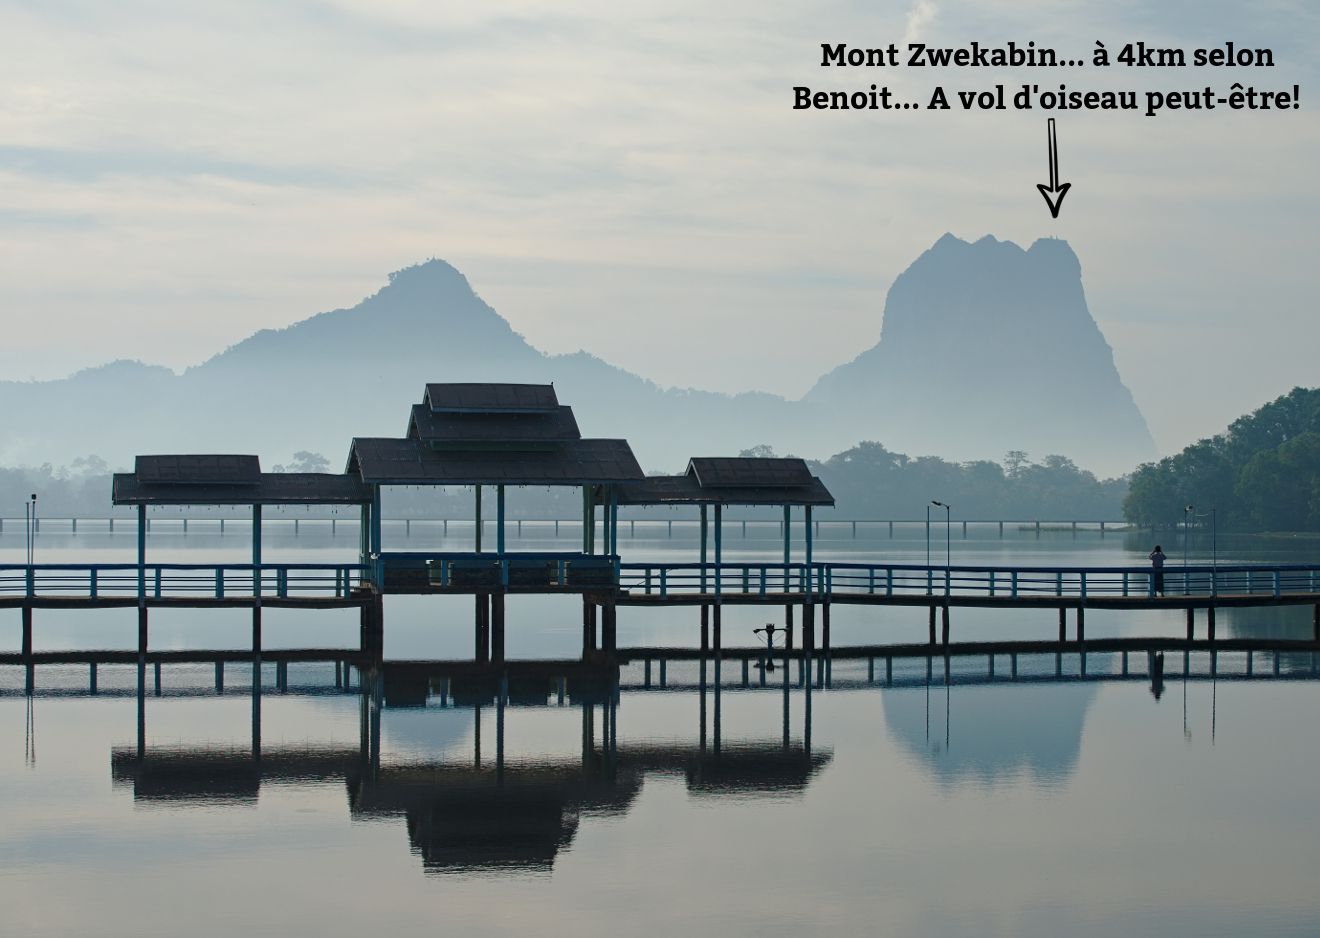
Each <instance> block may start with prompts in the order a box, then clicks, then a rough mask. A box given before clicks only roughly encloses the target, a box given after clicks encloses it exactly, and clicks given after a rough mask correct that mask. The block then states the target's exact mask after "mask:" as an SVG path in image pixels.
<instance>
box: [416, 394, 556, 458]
mask: <svg viewBox="0 0 1320 938" xmlns="http://www.w3.org/2000/svg"><path fill="white" fill-rule="evenodd" d="M407 435H408V436H409V437H412V438H413V439H420V440H422V442H424V443H442V444H445V445H447V446H458V445H462V444H464V443H475V444H479V445H481V444H492V443H497V444H501V445H503V446H505V447H507V448H514V447H516V444H518V443H530V444H536V445H542V444H545V443H558V442H564V441H567V440H580V439H582V434H581V433H580V432H579V431H578V425H577V420H576V419H575V418H574V417H573V408H571V407H566V406H560V407H556V408H555V409H554V410H546V411H535V412H533V413H518V414H503V413H501V414H488V413H480V414H476V413H453V412H448V411H446V412H443V413H435V412H433V411H431V410H430V409H429V408H428V407H427V406H426V405H425V404H414V405H413V409H412V416H411V417H410V418H409V419H408V433H407Z"/></svg>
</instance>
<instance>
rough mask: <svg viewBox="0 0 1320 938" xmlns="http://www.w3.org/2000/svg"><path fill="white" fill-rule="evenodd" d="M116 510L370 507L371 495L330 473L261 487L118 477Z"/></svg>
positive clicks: (298, 475) (282, 477) (292, 476)
mask: <svg viewBox="0 0 1320 938" xmlns="http://www.w3.org/2000/svg"><path fill="white" fill-rule="evenodd" d="M111 500H112V501H113V503H114V504H116V505H367V504H370V503H371V489H370V487H368V486H366V485H363V484H362V483H361V482H360V481H358V480H357V479H355V478H353V477H352V476H348V475H336V474H334V473H328V472H262V473H259V474H258V477H257V479H256V481H255V482H253V481H245V482H243V483H239V484H232V483H224V482H206V483H199V482H155V481H147V480H145V479H143V478H142V477H141V476H140V475H139V474H138V473H135V472H117V473H115V475H114V479H113V482H112V484H111Z"/></svg>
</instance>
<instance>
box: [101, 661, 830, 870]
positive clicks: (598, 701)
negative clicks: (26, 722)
mask: <svg viewBox="0 0 1320 938" xmlns="http://www.w3.org/2000/svg"><path fill="white" fill-rule="evenodd" d="M419 670H421V668H420V666H419V665H416V664H413V665H409V666H408V667H407V668H404V669H402V670H401V671H396V672H395V673H391V672H392V671H395V669H392V668H391V667H390V666H388V665H387V666H385V667H383V668H380V669H378V670H376V671H374V672H371V673H369V674H367V675H364V678H365V679H364V681H363V684H362V687H361V689H360V693H359V701H360V708H359V724H360V725H359V730H360V733H359V744H358V746H357V747H356V748H350V747H340V748H330V747H324V748H318V747H309V748H302V749H293V748H276V749H268V748H263V746H262V743H261V699H262V692H261V689H260V682H259V681H257V682H254V683H255V684H256V685H257V687H256V689H255V691H254V692H253V695H252V741H251V746H250V748H233V747H230V748H211V747H183V748H152V747H149V746H148V745H147V739H146V714H145V701H146V692H145V672H144V671H142V672H139V673H140V675H142V682H143V683H142V685H141V686H140V687H139V695H138V702H139V711H138V739H137V745H136V746H133V747H117V748H115V749H114V751H113V752H112V754H111V770H112V778H113V781H114V783H115V784H116V785H117V786H127V785H131V786H132V788H133V796H134V799H135V800H136V801H139V802H147V803H169V802H174V803H190V802H205V803H208V804H213V805H214V804H236V805H243V804H255V802H256V799H257V796H258V793H259V791H260V788H261V786H262V785H263V784H268V783H272V782H276V783H286V782H314V781H328V780H336V779H342V780H343V782H344V783H345V785H346V788H347V793H348V800H349V808H350V812H351V814H352V816H353V817H354V818H357V819H363V818H389V817H398V816H402V817H403V818H404V819H405V821H406V824H407V829H408V836H409V841H410V843H411V845H412V848H413V850H414V851H415V852H417V853H418V854H419V855H420V856H421V858H422V862H423V864H424V865H425V867H426V868H427V869H428V870H432V871H437V872H440V871H472V870H483V869H484V870H527V869H538V868H548V867H549V866H551V865H552V864H553V862H554V859H555V857H556V856H557V854H558V852H559V850H560V849H561V848H563V847H566V846H567V845H568V844H569V843H571V841H572V840H573V838H574V836H575V835H576V832H577V829H578V826H579V824H580V823H581V821H582V819H583V818H589V817H604V816H621V815H623V814H625V813H626V812H627V811H628V810H629V808H630V807H631V805H632V803H633V802H634V801H635V799H636V797H637V794H638V792H640V791H641V788H642V784H643V781H644V779H645V777H646V776H647V775H648V774H662V775H666V776H675V777H678V776H681V777H683V778H684V779H685V780H686V784H687V788H688V791H689V792H690V793H691V794H692V795H693V796H696V797H702V798H712V797H715V798H718V797H727V796H734V797H738V798H740V799H746V798H748V797H758V796H776V797H795V796H798V795H800V794H801V793H802V792H804V791H805V790H806V787H807V786H808V785H809V784H810V782H811V779H812V777H813V776H814V775H816V774H817V773H818V772H819V771H820V770H821V769H822V768H823V767H824V766H825V765H826V764H827V763H828V762H829V761H830V759H831V754H830V753H829V752H813V751H812V750H811V744H810V737H811V734H810V719H811V709H810V692H809V691H808V693H807V694H806V695H804V696H803V697H802V699H803V700H804V701H805V704H806V705H805V715H804V724H803V730H804V731H803V733H802V738H801V739H800V740H794V739H793V738H792V734H791V727H790V711H791V707H790V698H789V684H788V682H784V686H783V717H782V719H783V734H782V738H781V739H778V740H774V741H760V740H725V739H723V733H722V726H721V719H720V697H721V690H720V688H719V685H718V684H716V683H712V684H710V685H707V684H706V682H705V681H704V680H703V681H702V683H701V685H700V686H699V688H698V694H697V696H698V708H699V717H700V723H701V726H700V732H699V733H698V734H697V739H696V740H695V741H694V742H691V743H683V742H678V743H673V744H664V745H657V744H648V743H645V742H639V743H632V744H630V743H628V742H626V741H625V742H624V743H623V744H622V745H620V743H619V740H618V731H617V719H618V713H619V702H620V697H621V695H620V692H619V686H618V669H617V668H613V667H611V668H595V669H591V670H590V671H589V672H588V671H586V670H583V669H579V670H578V671H577V672H576V673H574V674H570V675H566V676H565V675H559V676H556V675H553V674H550V673H549V672H548V671H547V669H546V668H545V667H544V666H536V665H533V666H529V667H526V668H518V667H513V666H511V667H508V668H504V669H500V670H499V671H495V670H487V671H486V672H484V673H475V672H473V670H472V669H471V668H470V667H469V668H462V669H458V670H456V671H454V672H452V673H451V672H448V671H447V670H446V669H444V668H443V667H437V668H436V669H435V670H433V671H431V672H430V673H425V674H422V675H419V673H418V672H419ZM405 677H406V678H407V679H406V680H404V679H403V678H405ZM392 684H393V685H395V686H400V685H402V687H404V688H407V689H409V690H410V691H411V693H404V694H403V695H402V697H401V698H400V697H396V698H395V701H394V703H395V705H397V704H398V702H400V700H406V701H407V702H406V703H405V704H404V705H405V706H408V705H412V706H416V705H417V703H426V702H427V698H428V696H430V697H431V698H432V699H435V698H436V697H437V696H438V700H439V703H440V706H435V705H434V704H433V705H432V706H430V707H428V708H426V709H424V710H417V711H413V712H416V713H419V714H425V713H428V712H430V713H436V714H437V715H438V714H440V713H453V707H455V706H465V707H468V708H470V710H471V713H472V716H473V731H472V737H471V747H470V748H468V747H467V746H464V747H463V751H462V754H461V755H457V754H454V753H453V750H452V749H451V750H450V752H449V753H447V754H446V756H445V757H444V758H443V759H439V758H437V759H435V760H431V759H428V760H425V761H408V762H399V761H396V760H393V759H389V758H387V759H385V760H384V761H382V758H381V716H382V711H383V710H384V709H385V708H386V707H387V706H388V705H389V703H388V701H390V696H389V694H388V690H387V689H388V688H389V687H390V686H391V685H392ZM419 686H420V687H422V688H425V689H424V690H423V691H422V692H421V699H420V701H419V700H417V697H416V694H417V689H418V687H419ZM513 688H517V690H518V693H517V695H516V696H514V695H511V693H510V691H511V689H513ZM537 688H539V691H538V690H537ZM436 689H438V690H439V694H438V695H436V694H435V693H433V691H434V690H436ZM492 705H493V707H494V711H495V721H494V722H495V734H494V736H495V738H494V739H493V740H491V739H489V733H488V732H487V738H486V739H485V740H483V733H482V725H483V724H482V714H483V711H486V712H487V713H488V712H489V709H490V707H491V706H492ZM510 706H536V707H550V708H552V709H558V708H563V709H564V710H565V711H567V710H570V709H574V710H578V711H579V719H580V722H581V748H580V751H579V752H577V753H574V754H572V755H567V754H546V755H544V756H541V757H535V758H532V759H519V760H515V761H509V760H506V759H505V712H506V710H507V709H508V708H509V707H510ZM565 715H566V716H567V714H565ZM708 727H709V732H708ZM487 730H489V726H488V724H487ZM492 744H493V751H491V750H492Z"/></svg>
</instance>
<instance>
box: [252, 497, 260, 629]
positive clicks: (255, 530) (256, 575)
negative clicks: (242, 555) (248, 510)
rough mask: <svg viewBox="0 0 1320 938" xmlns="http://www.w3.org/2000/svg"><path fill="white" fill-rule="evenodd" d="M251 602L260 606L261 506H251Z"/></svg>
mask: <svg viewBox="0 0 1320 938" xmlns="http://www.w3.org/2000/svg"><path fill="white" fill-rule="evenodd" d="M252 601H253V602H254V603H255V604H256V605H257V606H260V605H261V506H260V505H253V506H252Z"/></svg>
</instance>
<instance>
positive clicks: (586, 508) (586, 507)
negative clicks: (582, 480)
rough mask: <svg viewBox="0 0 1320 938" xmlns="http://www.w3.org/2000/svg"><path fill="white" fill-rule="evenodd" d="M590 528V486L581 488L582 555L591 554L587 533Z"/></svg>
mask: <svg viewBox="0 0 1320 938" xmlns="http://www.w3.org/2000/svg"><path fill="white" fill-rule="evenodd" d="M590 528H591V486H589V485H584V486H582V553H584V554H589V553H591V549H590V544H591V542H590V540H589V533H590Z"/></svg>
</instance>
